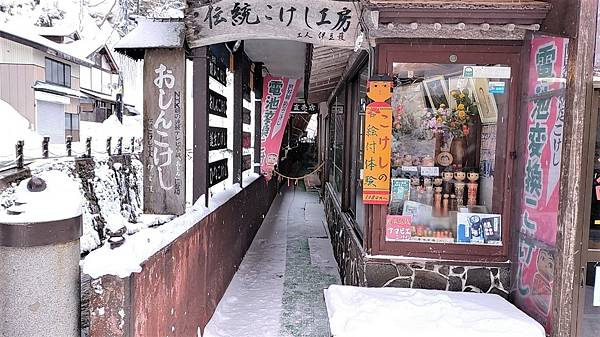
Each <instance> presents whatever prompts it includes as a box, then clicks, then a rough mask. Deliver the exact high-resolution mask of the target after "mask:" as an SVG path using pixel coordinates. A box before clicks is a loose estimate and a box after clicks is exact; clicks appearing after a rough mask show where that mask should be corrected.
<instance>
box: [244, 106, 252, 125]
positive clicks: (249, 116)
mask: <svg viewBox="0 0 600 337" xmlns="http://www.w3.org/2000/svg"><path fill="white" fill-rule="evenodd" d="M242 123H244V124H247V125H250V123H252V112H251V111H250V109H246V108H243V109H242Z"/></svg>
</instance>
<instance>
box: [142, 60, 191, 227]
mask: <svg viewBox="0 0 600 337" xmlns="http://www.w3.org/2000/svg"><path fill="white" fill-rule="evenodd" d="M145 59H146V62H145V63H144V153H143V164H144V212H146V213H151V214H178V215H179V214H183V213H184V212H185V161H186V160H185V51H184V50H183V49H147V50H146V55H145Z"/></svg>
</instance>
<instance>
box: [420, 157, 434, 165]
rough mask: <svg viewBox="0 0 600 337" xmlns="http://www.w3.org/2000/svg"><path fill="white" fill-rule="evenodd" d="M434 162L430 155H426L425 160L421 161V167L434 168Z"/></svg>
mask: <svg viewBox="0 0 600 337" xmlns="http://www.w3.org/2000/svg"><path fill="white" fill-rule="evenodd" d="M434 164H435V163H434V161H433V158H432V157H431V156H430V155H426V156H425V157H423V160H422V161H421V165H422V166H427V167H431V166H434Z"/></svg>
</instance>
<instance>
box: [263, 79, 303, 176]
mask: <svg viewBox="0 0 600 337" xmlns="http://www.w3.org/2000/svg"><path fill="white" fill-rule="evenodd" d="M299 85H300V80H297V79H290V78H286V77H273V76H271V75H268V76H267V77H265V79H264V84H263V93H264V94H263V98H262V123H261V133H260V141H261V147H260V167H261V172H262V173H263V174H265V177H266V178H267V180H269V179H271V176H272V174H273V170H274V169H275V165H277V162H278V161H279V150H280V148H281V140H282V139H283V134H284V132H285V126H286V124H287V121H288V119H289V117H290V110H292V104H293V102H294V100H296V94H297V93H298V87H299Z"/></svg>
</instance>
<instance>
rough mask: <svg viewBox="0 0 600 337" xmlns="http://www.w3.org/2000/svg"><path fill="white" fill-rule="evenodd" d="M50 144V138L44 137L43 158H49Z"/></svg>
mask: <svg viewBox="0 0 600 337" xmlns="http://www.w3.org/2000/svg"><path fill="white" fill-rule="evenodd" d="M48 143H50V137H48V136H44V140H42V157H44V158H48Z"/></svg>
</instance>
